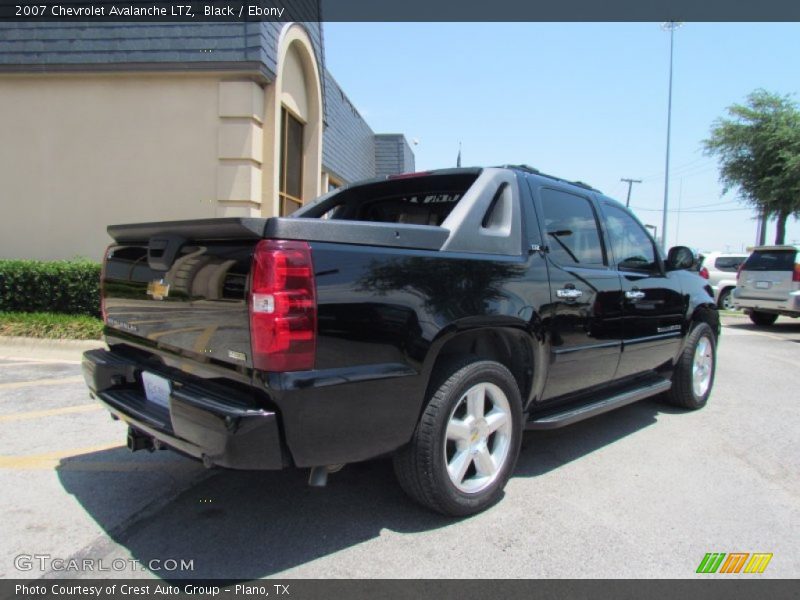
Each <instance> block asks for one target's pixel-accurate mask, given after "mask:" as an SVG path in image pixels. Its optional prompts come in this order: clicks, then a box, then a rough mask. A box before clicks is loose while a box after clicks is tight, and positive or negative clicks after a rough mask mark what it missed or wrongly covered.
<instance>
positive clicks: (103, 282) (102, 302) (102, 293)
mask: <svg viewBox="0 0 800 600" xmlns="http://www.w3.org/2000/svg"><path fill="white" fill-rule="evenodd" d="M112 246H113V244H111V246H108V247H107V248H106V251H105V252H104V253H103V266H101V267H100V314H101V315H102V317H103V323H107V322H108V310H107V309H106V267H107V266H108V255H109V253H110V252H111V247H112Z"/></svg>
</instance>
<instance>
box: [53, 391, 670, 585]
mask: <svg viewBox="0 0 800 600" xmlns="http://www.w3.org/2000/svg"><path fill="white" fill-rule="evenodd" d="M661 412H673V409H671V408H669V407H665V406H664V405H662V404H660V403H658V402H657V401H651V400H645V401H642V402H639V403H636V404H633V405H631V406H628V407H625V408H622V409H619V410H617V411H614V412H612V413H609V414H606V415H601V416H599V417H595V418H594V419H591V420H589V421H585V422H582V423H577V424H575V425H572V426H571V427H568V428H565V429H561V430H554V431H546V432H535V433H533V432H531V433H526V434H525V437H524V440H523V449H522V452H521V455H520V458H519V461H518V463H517V469H516V471H515V475H514V476H515V477H540V476H546V475H547V474H548V473H550V472H551V471H553V470H554V469H557V468H558V467H560V466H562V465H564V464H566V463H569V462H571V461H574V460H580V459H581V458H582V457H583V456H585V455H587V454H590V453H592V452H594V451H596V450H598V449H600V448H602V447H603V446H606V445H608V444H610V443H612V442H614V441H616V440H619V439H621V438H623V437H625V436H628V435H631V434H634V433H636V432H637V431H640V430H641V429H643V428H645V427H647V426H649V425H651V424H653V423H655V422H656V418H657V416H658V414H659V413H661ZM675 412H677V411H675ZM123 452H127V450H124V449H119V448H117V449H112V450H103V451H100V452H92V453H89V454H83V455H79V456H75V457H71V458H69V459H64V460H62V462H61V464H60V466H59V467H58V476H59V479H60V481H61V484H62V485H63V487H64V489H65V490H66V491H67V492H68V493H69V494H71V495H72V496H74V498H75V499H76V500H77V501H78V502H79V503H80V504H81V505H82V506H83V508H84V509H85V510H86V512H87V513H88V514H89V515H90V516H91V517H92V518H93V519H94V520H95V521H96V522H97V523H98V525H100V527H101V528H102V529H103V530H104V531H105V532H106V534H107V535H108V537H107V538H100V539H99V540H98V541H96V542H95V543H94V544H92V545H90V546H89V547H87V548H84V549H82V550H80V551H79V553H78V554H77V555H76V556H78V557H91V558H95V559H97V558H103V559H104V561H105V562H110V561H111V560H113V559H114V558H117V557H121V558H128V556H127V553H125V552H124V550H125V549H127V551H128V552H130V556H131V557H132V558H134V559H136V560H137V561H139V563H140V564H142V565H145V566H146V565H148V564H150V561H152V560H160V561H164V560H166V559H176V560H178V561H180V560H181V559H184V560H192V561H193V566H194V569H193V570H184V571H172V572H165V571H156V570H153V571H152V572H153V574H154V575H156V576H158V577H161V578H163V579H165V580H179V579H180V578H187V577H191V578H219V579H224V580H226V581H227V582H235V581H244V580H250V579H255V578H261V577H266V576H271V575H275V574H276V573H280V572H282V571H285V570H287V569H292V568H294V567H299V566H302V565H304V564H306V563H308V562H310V561H313V560H315V559H319V558H323V557H326V556H329V555H331V554H334V553H336V552H339V551H342V550H346V549H349V548H354V547H356V546H358V545H359V544H361V543H363V542H366V541H369V540H371V539H374V538H377V537H379V536H380V535H381V532H382V531H385V530H389V531H390V532H395V533H399V534H409V533H417V532H423V531H430V530H434V529H437V528H442V527H448V526H451V525H454V524H456V523H458V521H457V520H454V519H450V518H446V517H442V516H440V515H437V514H434V513H431V512H429V511H427V510H425V509H422V508H419V507H417V506H416V505H415V504H413V503H412V502H411V501H410V500H408V499H407V497H406V496H405V494H404V493H403V492H402V490H401V489H400V486H399V485H398V484H397V483H396V481H395V479H394V473H393V471H392V466H391V461H389V460H374V461H370V462H366V463H360V464H354V465H349V466H347V467H345V468H344V469H343V470H342V471H341V472H339V473H336V474H333V475H331V477H330V478H329V480H328V486H327V487H326V488H321V489H320V488H310V487H308V486H307V485H306V477H307V470H289V471H280V472H242V471H226V470H214V471H210V472H206V471H204V470H202V469H200V468H198V467H197V465H196V463H194V462H193V461H189V460H188V459H185V458H183V457H180V456H174V455H172V454H171V453H165V452H164V453H156V455H153V457H154V458H152V460H153V461H154V462H153V468H154V469H157V468H160V467H159V464H162V463H163V464H169V465H172V467H171V468H173V469H176V468H178V469H190V470H194V471H192V472H191V474H190V475H191V476H190V477H186V478H185V482H184V486H185V488H184V489H183V491H179V492H177V493H176V494H173V495H171V496H168V495H167V494H166V492H165V485H164V477H163V476H162V477H161V478H154V477H152V476H148V471H147V470H144V469H143V470H139V469H138V468H134V469H131V468H129V469H127V470H126V472H124V473H120V472H115V471H114V470H108V471H104V470H102V469H97V468H92V467H91V465H92V464H109V465H113V464H114V463H115V462H116V463H118V462H119V459H120V457H121V456H123V454H122V453H123ZM143 455H144V456H143ZM164 455H166V456H164ZM125 456H128V457H129V458H128V459H127V460H128V461H129V462H131V463H134V464H135V463H140V462H142V461H148V460H151V459H148V455H146V454H144V453H137V454H135V455H133V454H128V455H125ZM163 464H162V467H163ZM176 464H177V465H178V466H176ZM136 466H137V467H138V465H136ZM142 466H145V467H146V465H142ZM184 474H185V473H184ZM120 477H124V478H126V479H127V481H126V482H125V484H124V485H121V484H120ZM130 478H135V479H136V480H137V481H136V482H135V483H134V482H132V481H130ZM178 489H180V488H178ZM99 490H102V493H98V491H99ZM131 490H135V493H138V494H141V495H142V496H143V497H144V498H146V499H150V500H149V502H150V504H149V505H147V506H146V507H145V508H142V506H145V504H146V503H143V502H139V503H138V504H137V508H136V509H135V510H134V509H132V510H131V512H130V514H129V515H126V516H125V518H120V515H119V514H118V513H116V514H115V513H114V511H110V510H109V507H108V503H114V502H118V503H120V504H125V503H130V499H129V498H128V496H129V495H130V494H131ZM506 501H507V499H506ZM501 509H502V501H501V506H500V507H497V508H494V509H491V510H501ZM112 515H113V518H112ZM473 518H474V519H480V518H485V517H484V515H478V516H476V517H473ZM117 545H120V546H122V547H123V550H122V553H121V552H120V548H119V547H118V546H117ZM375 558H376V557H374V556H370V555H365V556H364V563H363V569H361V570H359V572H357V573H352V572H349V570H347V569H342V570H341V571H337V570H331V569H330V568H328V569H327V570H326V573H325V574H326V575H327V576H332V577H353V576H355V577H360V576H370V569H369V562H370V561H371V560H375ZM386 560H389V559H388V558H387V559H386ZM384 566H385V565H384ZM117 576H125V575H124V574H123V573H119V574H117ZM294 576H297V575H294ZM301 576H302V575H301Z"/></svg>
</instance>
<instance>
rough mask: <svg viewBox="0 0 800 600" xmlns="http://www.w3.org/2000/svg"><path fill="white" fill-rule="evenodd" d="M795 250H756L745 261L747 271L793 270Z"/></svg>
mask: <svg viewBox="0 0 800 600" xmlns="http://www.w3.org/2000/svg"><path fill="white" fill-rule="evenodd" d="M795 254H797V253H796V252H795V251H794V250H756V251H755V252H753V253H752V254H751V255H750V256H749V257H748V259H747V262H745V263H744V269H745V270H746V271H793V270H794V257H795Z"/></svg>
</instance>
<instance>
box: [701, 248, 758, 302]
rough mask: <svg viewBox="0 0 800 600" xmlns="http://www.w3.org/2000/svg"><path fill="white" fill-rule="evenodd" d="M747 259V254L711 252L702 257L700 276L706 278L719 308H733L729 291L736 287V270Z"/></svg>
mask: <svg viewBox="0 0 800 600" xmlns="http://www.w3.org/2000/svg"><path fill="white" fill-rule="evenodd" d="M745 260H747V254H729V253H725V252H712V253H711V254H708V255H707V256H705V257H704V258H703V262H702V264H701V265H700V269H699V273H700V277H704V278H705V279H708V283H709V285H710V286H711V289H712V290H714V300H716V302H717V306H718V307H719V308H724V309H725V310H733V302H732V300H733V298H732V297H731V292H733V288H735V287H736V271H737V270H738V269H739V267H740V266H741V265H742V263H743V262H744V261H745Z"/></svg>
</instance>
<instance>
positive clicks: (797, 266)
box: [792, 263, 800, 282]
mask: <svg viewBox="0 0 800 600" xmlns="http://www.w3.org/2000/svg"><path fill="white" fill-rule="evenodd" d="M792 281H797V282H800V263H794V273H792Z"/></svg>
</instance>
